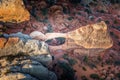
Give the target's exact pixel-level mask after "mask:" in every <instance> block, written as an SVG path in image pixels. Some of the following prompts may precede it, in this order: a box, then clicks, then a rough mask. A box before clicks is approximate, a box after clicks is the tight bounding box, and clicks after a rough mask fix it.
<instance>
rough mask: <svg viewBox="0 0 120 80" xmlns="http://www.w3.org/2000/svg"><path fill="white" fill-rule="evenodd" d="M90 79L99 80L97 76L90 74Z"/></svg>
mask: <svg viewBox="0 0 120 80" xmlns="http://www.w3.org/2000/svg"><path fill="white" fill-rule="evenodd" d="M90 78H92V79H99V75H98V74H91V75H90Z"/></svg>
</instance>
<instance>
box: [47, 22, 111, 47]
mask: <svg viewBox="0 0 120 80" xmlns="http://www.w3.org/2000/svg"><path fill="white" fill-rule="evenodd" d="M55 37H65V38H66V39H71V40H73V41H71V42H69V44H70V43H74V44H77V45H79V46H82V47H84V48H88V49H89V48H105V49H107V48H110V47H111V46H112V45H113V42H112V39H111V37H110V35H109V32H108V29H107V25H106V24H105V22H103V21H102V22H100V23H96V24H91V25H87V26H83V27H80V28H79V29H76V30H74V31H71V32H68V33H47V34H46V38H47V39H52V38H55ZM69 44H68V46H69Z"/></svg>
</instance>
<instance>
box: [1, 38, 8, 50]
mask: <svg viewBox="0 0 120 80" xmlns="http://www.w3.org/2000/svg"><path fill="white" fill-rule="evenodd" d="M6 41H7V40H6V39H5V38H0V48H3V47H4V44H5V43H6Z"/></svg>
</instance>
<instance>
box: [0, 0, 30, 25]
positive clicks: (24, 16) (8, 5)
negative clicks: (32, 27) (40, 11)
mask: <svg viewBox="0 0 120 80" xmlns="http://www.w3.org/2000/svg"><path fill="white" fill-rule="evenodd" d="M29 19H30V14H29V12H28V11H27V10H26V9H25V6H24V4H23V1H22V0H0V21H3V22H13V23H16V22H17V23H20V22H23V21H26V20H29Z"/></svg>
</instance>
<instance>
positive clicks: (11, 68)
mask: <svg viewBox="0 0 120 80" xmlns="http://www.w3.org/2000/svg"><path fill="white" fill-rule="evenodd" d="M24 1H25V7H26V9H27V10H28V11H29V12H30V14H31V17H30V20H29V21H24V22H21V23H9V22H7V23H3V22H1V23H0V33H1V34H0V36H1V37H0V68H1V69H0V80H20V79H23V80H120V3H118V4H111V3H102V2H101V1H99V2H97V3H95V2H93V3H84V4H85V5H88V6H85V5H84V6H83V5H82V4H76V3H70V2H68V0H59V1H58V2H52V3H51V2H49V1H48V2H45V1H44V0H43V1H41V0H36V1H34V0H24ZM71 1H72V0H71ZM101 21H104V22H105V23H106V24H107V26H108V33H109V34H110V37H111V38H112V40H113V46H112V47H111V48H109V49H106V50H104V51H102V52H101V53H100V54H102V55H97V56H86V55H81V54H77V53H74V52H73V50H71V49H70V50H67V51H65V50H56V51H53V50H51V48H49V45H50V46H51V45H53V46H59V45H61V44H64V43H65V39H64V38H56V39H52V40H49V41H46V42H44V41H43V40H40V39H38V38H35V39H32V38H31V37H30V36H29V35H30V33H31V32H33V31H39V32H42V33H43V34H45V33H48V32H51V33H53V32H59V33H67V32H70V31H73V30H76V29H78V28H80V27H81V26H86V25H88V24H93V23H94V24H95V23H97V22H101ZM103 45H104V44H103ZM63 49H64V47H63ZM3 53H4V54H3ZM89 54H92V53H91V52H90V53H89Z"/></svg>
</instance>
